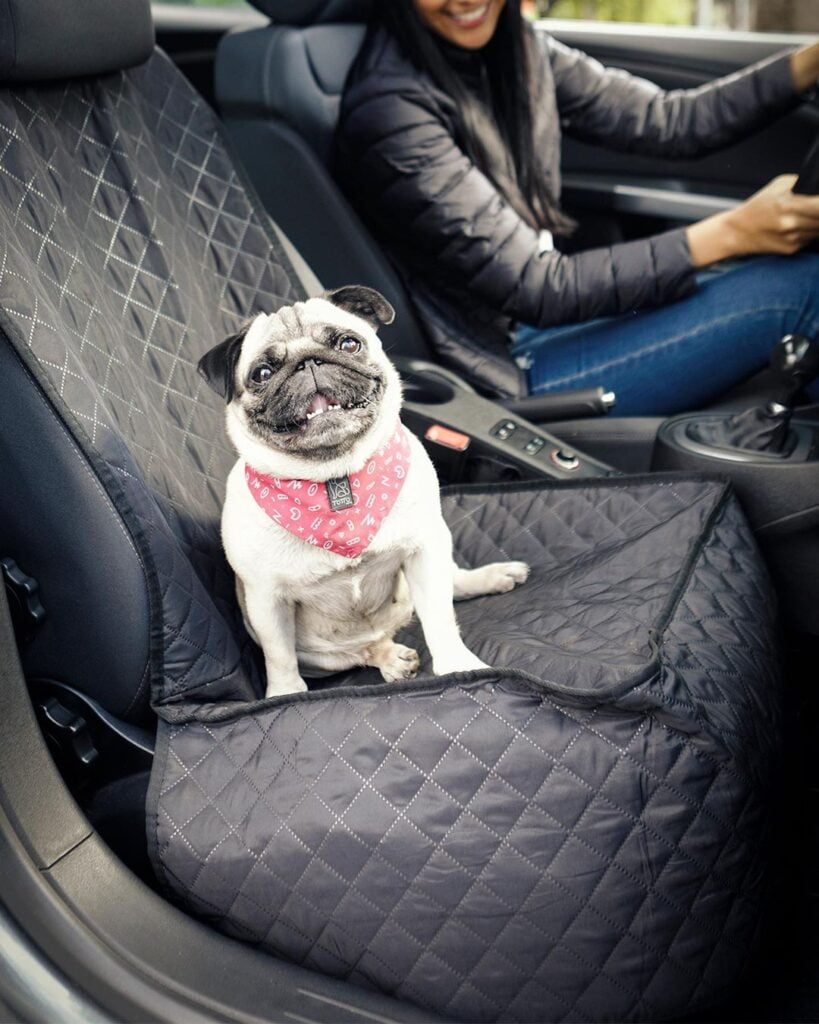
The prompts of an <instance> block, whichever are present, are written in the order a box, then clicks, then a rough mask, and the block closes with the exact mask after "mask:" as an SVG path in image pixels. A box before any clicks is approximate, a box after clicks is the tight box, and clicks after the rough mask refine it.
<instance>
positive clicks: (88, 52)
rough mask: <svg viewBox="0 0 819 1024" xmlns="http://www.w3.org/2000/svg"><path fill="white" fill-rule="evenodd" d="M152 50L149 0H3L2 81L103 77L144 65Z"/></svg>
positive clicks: (0, 1)
mask: <svg viewBox="0 0 819 1024" xmlns="http://www.w3.org/2000/svg"><path fill="white" fill-rule="evenodd" d="M153 46H154V27H153V21H152V19H151V5H150V3H149V2H148V0H83V3H82V4H81V5H79V4H73V3H69V2H67V0H37V2H36V3H33V2H32V0H0V81H3V82H34V81H42V80H52V79H56V78H79V77H81V76H83V75H99V74H104V73H106V72H109V71H118V70H120V69H122V68H130V67H133V66H134V65H136V64H142V63H143V62H144V61H146V60H147V59H148V57H150V55H151V50H152V49H153Z"/></svg>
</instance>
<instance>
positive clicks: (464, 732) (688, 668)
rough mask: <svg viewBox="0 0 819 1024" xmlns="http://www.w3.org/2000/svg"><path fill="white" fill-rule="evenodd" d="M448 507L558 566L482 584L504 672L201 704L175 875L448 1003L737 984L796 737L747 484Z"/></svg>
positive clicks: (490, 554) (467, 535)
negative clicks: (772, 808)
mask: <svg viewBox="0 0 819 1024" xmlns="http://www.w3.org/2000/svg"><path fill="white" fill-rule="evenodd" d="M445 510H446V515H447V518H448V520H449V522H450V524H451V527H452V530H453V535H454V539H455V547H456V552H457V556H458V559H459V561H460V562H462V563H463V564H465V565H476V564H479V563H481V562H483V561H487V560H494V559H498V558H525V559H527V560H529V562H530V563H531V565H532V575H531V577H530V580H529V581H528V582H527V583H526V585H525V586H523V587H521V588H520V589H519V590H516V591H515V592H514V593H512V594H507V595H502V596H493V597H487V598H480V599H477V600H474V601H471V602H467V603H465V604H462V605H459V619H460V622H461V625H462V631H463V633H464V635H465V637H466V639H467V642H468V644H469V645H470V646H471V647H472V649H473V650H475V651H476V652H477V653H478V654H479V655H480V656H481V657H482V658H484V659H486V660H488V661H489V662H490V663H492V664H493V665H494V666H496V669H495V670H494V671H489V672H478V673H469V674H467V675H465V676H460V677H458V676H451V677H447V678H442V679H435V678H430V677H427V678H426V679H424V680H421V681H418V682H417V683H415V684H412V685H403V686H359V687H354V686H350V685H344V686H342V687H340V688H332V689H329V690H326V691H323V692H318V693H311V694H309V695H306V696H300V697H296V698H291V699H278V700H275V701H272V702H270V701H268V702H260V703H257V704H255V705H250V706H245V707H241V708H237V707H236V706H235V705H224V704H222V705H214V704H209V705H207V706H200V707H198V708H197V707H194V706H193V705H190V706H189V714H190V716H191V720H189V721H186V722H185V723H178V724H173V725H171V726H170V728H169V729H167V730H166V731H164V732H163V748H162V751H161V755H160V758H159V760H160V762H161V763H163V765H164V767H163V768H162V769H161V770H159V769H158V770H157V771H156V773H155V776H154V781H153V791H152V796H151V800H150V804H151V808H150V815H149V818H150V820H149V833H150V837H151V841H152V843H153V845H154V857H155V860H156V862H157V865H158V870H159V872H160V874H161V875H162V876H163V877H164V879H165V880H166V882H167V883H168V885H169V887H170V888H171V889H172V890H173V891H174V892H176V893H177V894H179V895H180V896H181V897H182V898H183V899H184V901H185V902H186V904H187V905H189V906H191V907H193V908H194V909H195V910H197V911H198V912H199V913H200V914H202V915H204V916H206V917H208V918H209V919H211V920H212V921H214V922H215V923H217V924H218V925H219V926H220V927H222V928H224V929H225V930H226V931H228V932H229V933H230V934H232V935H235V936H237V937H240V938H243V939H246V940H249V941H251V942H255V943H258V944H260V945H261V946H263V947H264V948H266V949H270V950H271V951H274V952H276V953H279V954H282V955H285V956H288V957H291V958H293V959H295V960H297V961H298V962H300V963H303V964H306V965H309V966H311V967H314V968H316V969H317V970H321V971H325V972H328V973H332V974H337V975H340V976H342V977H345V978H349V979H351V980H352V981H355V982H357V983H359V984H362V985H372V986H376V987H378V988H380V989H383V990H385V991H387V992H391V993H394V994H396V995H397V996H399V997H401V998H404V999H408V1000H411V1001H413V1002H416V1003H419V1004H420V1005H421V1006H424V1007H428V1008H429V1009H431V1010H434V1011H437V1012H438V1013H440V1014H442V1015H443V1016H446V1017H452V1018H455V1019H460V1020H465V1021H496V1020H497V1021H531V1022H537V1021H598V1020H610V1021H626V1020H658V1019H662V1018H663V1017H669V1016H674V1015H679V1014H682V1013H684V1012H688V1011H692V1010H693V1009H695V1008H696V1007H698V1006H700V1005H702V1004H707V1003H709V1002H713V1001H714V1000H715V999H717V998H718V997H719V994H720V993H721V992H722V991H723V990H724V989H725V987H726V986H728V985H730V984H731V983H732V982H733V981H735V979H736V978H737V975H738V973H739V971H740V969H741V967H742V965H743V961H744V957H745V955H746V953H747V948H748V943H749V940H750V938H751V936H752V934H753V931H754V927H755V923H756V921H757V918H758V915H759V909H760V902H761V898H762V875H763V866H764V861H765V854H764V841H763V839H764V834H765V818H766V793H767V791H768V779H769V777H770V773H771V769H772V763H773V760H774V750H775V742H776V733H777V729H776V722H775V718H776V711H775V709H776V671H775V662H774V659H773V657H772V652H773V651H774V650H775V644H774V638H773V636H772V629H771V616H770V604H771V599H770V594H769V591H768V587H767V584H766V581H765V578H764V574H763V573H762V572H761V571H760V566H759V561H758V556H757V553H756V550H755V547H754V543H753V541H752V538H751V537H750V535H749V532H748V529H747V527H746V525H745V523H744V521H743V519H742V517H741V515H740V514H739V512H738V509H737V507H736V505H735V504H734V503H733V501H732V500H729V499H728V496H727V494H726V490H725V487H724V485H722V484H720V483H718V482H708V481H698V480H680V479H677V480H673V481H672V480H667V479H666V480H648V479H644V480H637V481H611V482H606V483H602V484H596V485H585V486H560V485H558V486H554V487H546V488H544V487H542V486H540V485H535V486H523V487H520V486H517V487H512V488H505V489H498V490H490V491H487V490H485V489H478V490H466V491H454V492H450V493H449V494H448V495H447V496H446V498H445ZM419 640H420V638H419V637H416V636H410V637H409V641H410V642H418V641H419ZM351 681H352V680H345V682H346V683H349V682H351Z"/></svg>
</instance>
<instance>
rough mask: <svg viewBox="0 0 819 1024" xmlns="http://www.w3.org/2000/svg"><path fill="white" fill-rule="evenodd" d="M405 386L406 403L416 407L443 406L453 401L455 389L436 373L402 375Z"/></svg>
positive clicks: (404, 373)
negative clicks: (411, 403)
mask: <svg viewBox="0 0 819 1024" xmlns="http://www.w3.org/2000/svg"><path fill="white" fill-rule="evenodd" d="M401 381H402V383H403V385H404V401H405V402H414V403H415V404H416V405H443V404H444V403H445V402H450V401H452V398H453V396H454V395H455V387H454V385H452V384H451V383H450V382H449V381H448V380H446V379H445V378H444V377H439V376H438V375H437V374H436V373H435V372H434V371H432V370H428V371H425V372H423V373H415V372H413V371H412V370H409V371H404V372H402V373H401Z"/></svg>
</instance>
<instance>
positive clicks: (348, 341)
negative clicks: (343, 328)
mask: <svg viewBox="0 0 819 1024" xmlns="http://www.w3.org/2000/svg"><path fill="white" fill-rule="evenodd" d="M337 345H338V350H339V352H346V353H347V355H353V354H354V353H356V352H360V351H361V342H360V341H359V340H358V338H351V337H350V335H349V334H345V335H344V337H343V338H339V339H338V342H337Z"/></svg>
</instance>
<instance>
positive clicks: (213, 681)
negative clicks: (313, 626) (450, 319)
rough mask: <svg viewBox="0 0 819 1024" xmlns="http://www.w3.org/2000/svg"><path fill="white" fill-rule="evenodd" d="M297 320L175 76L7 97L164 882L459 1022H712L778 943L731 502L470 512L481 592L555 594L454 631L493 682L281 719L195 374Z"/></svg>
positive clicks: (212, 399)
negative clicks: (483, 573) (231, 567)
mask: <svg viewBox="0 0 819 1024" xmlns="http://www.w3.org/2000/svg"><path fill="white" fill-rule="evenodd" d="M301 294H302V293H301V290H300V288H299V287H298V285H297V284H296V283H295V279H294V276H293V272H292V269H291V267H290V266H289V264H288V262H287V259H286V257H285V255H284V254H283V252H282V251H281V248H280V246H279V244H278V242H277V239H276V236H275V234H274V233H273V232H272V231H271V226H270V224H269V223H268V221H267V220H266V218H265V217H264V215H263V214H260V213H259V211H258V208H257V207H256V205H255V204H254V201H253V199H252V198H251V197H250V196H249V195H248V192H247V190H246V188H245V187H244V186H243V183H242V181H241V179H240V177H239V176H238V172H237V170H236V168H235V167H234V165H233V164H232V162H231V159H230V157H229V155H228V153H227V152H226V150H225V147H224V144H223V141H222V136H221V133H220V130H219V127H218V124H217V123H216V121H215V119H214V117H213V115H212V114H211V112H210V111H209V110H208V109H207V108H206V107H205V106H204V105H203V104H202V103H201V101H200V100H199V99H198V98H197V96H196V95H195V93H194V92H193V91H192V90H191V89H190V87H189V86H188V85H187V84H186V83H185V81H184V79H182V78H181V76H180V75H179V74H178V73H177V72H176V71H175V70H174V68H173V67H172V65H171V64H170V62H169V61H168V60H167V59H166V58H165V57H164V56H163V55H162V54H161V53H156V54H155V55H154V56H153V57H152V58H151V60H150V61H149V62H148V63H147V64H146V65H144V66H143V67H140V68H136V69H134V70H131V71H128V72H124V73H120V74H116V75H111V76H107V77H104V78H97V79H87V80H82V81H76V82H71V83H67V84H60V85H54V86H43V87H38V88H37V89H30V88H26V87H22V86H21V87H19V88H15V89H13V90H0V328H2V334H3V336H4V337H3V339H0V340H2V341H3V343H4V344H5V343H6V342H8V343H10V344H11V345H12V346H13V347H14V349H15V350H16V352H17V353H18V354H19V356H20V359H21V360H23V361H24V363H25V365H26V366H27V367H28V369H29V371H30V373H31V375H32V376H33V377H34V378H35V379H36V381H37V383H38V385H39V387H40V388H41V391H40V392H39V395H40V398H42V399H43V400H45V401H46V402H47V403H48V405H49V407H50V408H51V409H52V410H53V411H54V413H55V414H56V416H57V417H58V419H59V423H60V425H61V426H60V430H59V431H57V430H55V436H54V443H55V444H69V445H70V446H71V447H72V448H73V449H75V450H76V453H77V457H78V458H79V459H80V460H81V461H82V462H83V464H84V466H86V467H87V471H88V472H89V473H90V474H91V475H92V476H93V479H94V480H95V481H96V484H97V485H98V487H97V492H98V494H99V496H100V499H99V500H100V501H103V502H106V503H107V504H108V505H109V506H110V508H111V509H113V510H114V513H115V516H116V521H117V526H116V529H120V530H121V532H122V536H123V543H128V544H130V545H132V546H133V548H134V550H136V551H137V552H138V555H139V558H140V560H141V562H142V564H143V566H144V572H145V579H146V582H147V588H148V592H149V596H150V615H151V623H150V625H151V648H152V660H151V692H152V703H153V707H154V709H155V711H156V713H157V715H158V716H159V718H160V729H159V747H158V752H157V756H156V759H155V767H154V776H153V783H152V789H151V794H150V800H149V805H150V806H149V813H148V834H149V842H150V844H151V845H152V848H153V858H154V861H155V865H156V869H157V872H158V875H159V877H160V879H161V880H162V881H163V882H164V883H165V885H166V886H167V888H168V890H169V892H171V893H173V894H174V895H175V897H176V898H178V899H179V900H180V901H182V902H183V904H184V905H185V906H186V907H188V908H190V909H191V910H193V911H195V912H196V913H198V914H201V915H203V916H204V917H206V918H208V919H209V920H211V921H212V922H213V923H215V924H217V925H218V926H219V927H220V928H223V929H224V930H225V931H227V932H229V933H230V934H232V935H235V936H238V937H240V938H242V939H244V940H247V941H250V942H254V943H257V944H258V945H260V946H262V947H264V948H266V949H269V950H271V951H272V952H275V953H276V954H277V955H280V956H284V957H288V958H291V959H294V960H296V961H299V962H301V963H304V964H307V965H310V966H313V967H315V968H316V969H317V970H321V971H326V972H329V973H332V974H336V975H340V976H342V977H345V978H349V979H350V980H351V981H353V982H355V983H358V984H361V985H370V986H376V987H378V988H380V989H382V990H384V991H387V992H391V993H394V994H396V995H397V996H398V997H400V998H404V999H407V1000H411V1001H414V1002H416V1003H419V1004H420V1005H422V1006H424V1007H427V1008H429V1009H430V1010H431V1011H435V1012H437V1013H439V1014H441V1015H443V1016H447V1017H451V1018H456V1019H461V1020H468V1021H477V1020H504V1021H513V1020H520V1021H546V1020H549V1021H552V1020H553V1021H563V1020H566V1021H574V1020H579V1021H591V1020H612V1021H622V1020H646V1021H648V1020H657V1019H659V1018H661V1017H670V1016H679V1015H681V1014H684V1013H686V1012H693V1010H694V1009H695V1008H696V1007H697V1006H699V1005H704V1004H707V1003H710V1002H713V1001H714V1000H717V999H718V998H719V996H720V995H721V993H722V991H723V990H724V988H725V987H726V986H727V985H729V984H730V983H731V982H733V981H734V980H735V978H736V977H737V975H738V972H739V969H740V967H741V966H742V963H743V958H744V955H745V952H746V950H747V948H748V945H749V943H750V941H751V939H752V937H753V932H754V929H755V927H756V924H757V920H758V916H759V909H760V904H761V898H762V891H763V867H764V862H765V832H766V821H767V797H768V791H769V780H770V777H771V768H772V763H773V761H774V752H775V748H776V742H777V728H776V677H775V676H776V673H775V645H774V642H773V637H772V611H771V603H772V602H771V597H770V593H769V589H768V583H767V580H766V577H765V574H764V571H763V569H762V567H761V565H760V562H759V558H758V555H757V553H756V550H755V547H754V544H753V541H752V539H751V537H750V535H749V533H748V529H747V526H746V525H745V523H744V520H743V519H742V516H741V514H740V512H739V510H738V508H737V507H736V505H735V504H734V502H733V499H731V497H730V495H729V494H728V492H727V490H726V487H725V486H724V485H723V484H722V483H720V482H718V481H708V480H698V479H691V478H666V477H662V478H660V477H658V478H642V479H631V480H627V479H613V480H608V481H603V482H599V483H595V484H580V485H575V486H573V485H556V486H549V487H544V486H541V485H535V486H513V487H508V488H499V489H492V488H488V489H487V488H484V489H477V490H470V489H466V490H459V491H452V492H449V493H448V494H447V495H446V497H445V501H444V504H445V511H446V515H447V518H448V520H449V522H450V524H451V526H452V530H453V535H454V538H455V546H456V550H457V555H458V558H459V559H460V561H461V562H462V563H464V564H466V565H477V564H479V563H481V562H484V561H487V560H492V559H497V558H523V559H526V560H528V561H529V562H530V563H531V564H532V567H533V571H532V576H531V579H530V580H529V581H528V582H527V583H526V584H525V585H524V586H523V587H521V588H520V589H519V590H517V591H515V592H514V593H512V594H508V595H504V596H497V597H491V598H483V599H479V600H475V601H472V602H467V603H465V604H463V605H461V606H460V611H459V616H460V621H461V624H462V628H463V632H464V634H465V637H466V639H467V641H468V643H469V645H470V646H471V647H472V648H473V649H474V650H475V651H476V652H477V653H479V654H480V655H481V656H482V657H483V658H484V659H485V660H486V661H488V662H490V663H491V664H492V665H493V666H494V668H493V669H491V670H487V671H482V672H477V673H470V674H468V675H465V676H454V677H444V678H439V679H436V678H432V677H430V676H429V675H428V674H423V673H422V676H421V677H420V678H419V680H418V681H416V682H415V683H413V684H411V685H404V686H385V685H373V680H372V679H371V678H370V677H369V676H367V675H366V674H365V673H363V672H362V673H355V674H352V675H351V676H348V677H345V678H341V679H337V680H334V681H332V683H333V684H332V685H330V686H326V685H325V686H324V688H323V689H320V690H316V691H315V692H312V693H310V694H307V695H300V696H298V697H293V698H290V699H279V700H277V701H272V702H265V701H260V700H258V697H259V694H260V693H261V692H262V685H261V676H260V671H259V657H258V651H257V650H256V648H255V647H254V645H252V644H251V643H250V642H249V641H248V639H247V637H246V635H245V633H244V631H243V628H242V626H241V621H240V616H239V615H238V613H237V609H236V605H235V600H234V596H233V581H232V578H231V575H230V572H229V571H228V568H227V566H226V564H225V561H224V558H223V556H222V554H221V550H220V545H219V537H218V517H219V510H220V505H221V501H222V497H223V493H224V480H225V477H226V475H227V472H228V469H229V467H230V465H231V464H232V461H233V458H234V456H233V454H232V452H231V450H230V448H229V445H228V443H227V440H226V438H225V436H224V432H223V428H222V416H223V409H222V408H221V406H220V402H219V400H218V399H217V398H216V396H214V395H212V394H211V393H210V392H208V391H207V389H206V388H205V386H204V384H203V382H202V381H200V380H199V378H198V377H197V375H196V372H195V366H196V361H197V360H198V358H199V357H200V356H201V354H202V353H203V352H204V351H205V350H207V349H208V348H209V347H210V346H211V345H213V344H214V343H215V342H216V341H218V340H220V339H221V338H222V337H224V336H225V335H226V334H227V333H229V332H230V330H232V329H233V328H234V327H235V325H236V324H237V322H238V321H239V319H240V318H243V317H244V316H246V315H247V314H249V313H252V312H254V311H256V310H258V309H267V310H272V309H275V308H277V307H278V306H280V305H281V304H283V303H286V302H289V301H292V300H293V299H294V298H297V297H299V296H300V295H301ZM66 438H67V439H68V440H67V441H66ZM30 514H32V515H36V510H30ZM86 554H88V553H86ZM69 555H70V556H71V557H80V556H81V555H82V553H79V554H78V553H75V552H67V553H66V557H67V558H68V557H69ZM92 556H93V552H91V553H90V554H88V557H92ZM408 640H409V641H410V642H413V643H420V638H419V637H417V635H414V634H413V632H412V630H410V632H409V636H408ZM77 642H78V643H79V642H82V637H77ZM421 649H422V650H423V646H422V647H421ZM426 671H427V670H426V669H424V672H426ZM78 682H81V681H78Z"/></svg>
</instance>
